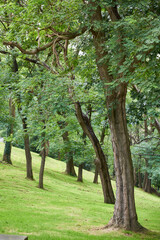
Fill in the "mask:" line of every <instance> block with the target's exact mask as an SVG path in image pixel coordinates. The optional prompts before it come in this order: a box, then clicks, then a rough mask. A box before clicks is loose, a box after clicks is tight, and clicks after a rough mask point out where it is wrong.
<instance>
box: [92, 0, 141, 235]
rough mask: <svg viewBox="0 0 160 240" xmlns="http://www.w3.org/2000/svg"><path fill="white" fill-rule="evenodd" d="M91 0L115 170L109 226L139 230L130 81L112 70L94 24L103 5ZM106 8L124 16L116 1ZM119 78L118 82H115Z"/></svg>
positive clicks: (113, 16) (114, 18) (115, 16)
mask: <svg viewBox="0 0 160 240" xmlns="http://www.w3.org/2000/svg"><path fill="white" fill-rule="evenodd" d="M89 2H90V4H91V5H92V6H93V7H94V9H95V10H93V14H92V16H91V23H92V24H93V27H92V29H91V31H92V34H93V41H94V46H95V50H96V61H97V67H98V71H99V74H100V78H101V80H102V82H103V83H104V90H105V96H106V104H107V109H108V115H109V122H110V130H111V136H112V146H113V153H114V166H115V174H116V202H115V207H114V213H113V217H112V219H111V220H110V222H109V224H108V227H110V226H111V227H115V228H117V227H118V228H125V229H128V230H133V231H139V230H141V229H142V226H141V225H140V224H139V223H138V220H137V214H136V208H135V199H134V176H133V165H132V159H131V152H130V144H129V135H128V130H127V122H126V111H125V101H126V93H127V84H126V83H125V82H124V83H123V82H122V81H121V80H120V81H119V79H121V77H123V74H118V73H117V76H116V78H115V76H114V75H112V74H111V73H110V69H109V62H108V60H107V59H106V56H107V55H108V52H107V49H105V48H104V46H105V45H106V34H105V31H103V30H101V28H99V29H98V28H97V29H96V28H95V27H94V23H95V22H96V21H98V22H99V23H101V22H102V19H103V17H102V12H101V7H100V6H97V5H96V4H97V3H98V1H96V2H95V1H92V0H91V1H89ZM107 10H108V13H109V16H110V19H111V21H113V22H115V21H119V20H120V19H121V17H120V15H119V13H118V9H117V6H116V5H115V6H114V7H108V8H107ZM117 31H118V30H117ZM122 37H123V36H122V35H121V32H119V36H118V39H117V42H118V43H119V52H118V53H120V54H121V55H122V52H123V47H122V45H121V43H122ZM102 60H103V61H102ZM124 60H125V56H124V55H123V57H122V58H121V59H120V60H119V63H118V64H117V71H118V68H119V67H120V66H121V65H123V62H124ZM118 81H119V85H116V84H117V82H118ZM114 82H116V84H115V85H116V86H115V88H114V89H113V86H112V88H111V87H110V86H111V85H110V84H111V83H112V84H114Z"/></svg>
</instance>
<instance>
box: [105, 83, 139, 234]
mask: <svg viewBox="0 0 160 240" xmlns="http://www.w3.org/2000/svg"><path fill="white" fill-rule="evenodd" d="M118 90H119V91H118V92H117V93H116V94H115V96H114V99H115V101H116V102H115V103H116V106H115V105H114V106H113V99H112V97H113V96H110V97H107V106H108V109H111V111H110V114H109V120H110V128H111V135H112V145H113V152H114V161H115V162H114V163H115V173H116V203H115V208H114V214H113V217H112V219H111V221H110V223H109V226H114V227H120V228H125V229H128V230H135V231H138V230H140V229H141V225H140V224H139V223H138V221H137V214H136V209H135V200H134V176H133V166H132V159H131V153H130V143H129V136H128V131H127V123H126V111H125V99H126V91H127V86H126V84H121V86H119V89H118Z"/></svg>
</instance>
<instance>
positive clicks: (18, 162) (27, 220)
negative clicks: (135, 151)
mask: <svg viewBox="0 0 160 240" xmlns="http://www.w3.org/2000/svg"><path fill="white" fill-rule="evenodd" d="M3 149H4V144H3V143H0V160H1V159H2V154H3ZM32 158H33V174H34V178H35V181H30V180H27V179H25V176H26V173H25V155H24V150H22V149H18V148H12V162H13V166H9V165H7V164H4V163H2V162H0V233H1V234H15V235H27V236H28V237H29V240H52V239H55V240H90V239H92V240H106V239H108V240H112V239H116V240H118V239H130V240H133V239H143V240H151V239H156V240H158V239H160V198H158V197H157V196H154V195H150V194H147V193H144V192H143V191H142V190H140V189H135V196H136V208H137V213H138V218H139V222H140V223H141V224H142V225H143V226H144V227H146V228H147V229H149V230H150V231H149V232H147V233H143V234H140V233H132V232H129V231H122V230H121V231H112V232H107V231H106V230H102V229H101V227H103V226H105V225H106V224H107V222H108V221H109V219H110V218H111V216H112V214H113V207H114V206H113V205H109V204H104V203H103V195H102V190H101V185H100V184H98V185H97V184H93V183H92V181H93V173H90V172H87V171H84V183H78V182H77V181H76V178H74V177H70V176H67V175H65V174H64V170H65V163H63V162H60V161H56V160H53V159H51V158H47V161H46V168H45V175H44V186H45V190H41V189H39V188H37V185H38V173H39V168H40V156H39V155H38V154H36V153H33V154H32ZM113 186H114V187H115V183H114V182H113Z"/></svg>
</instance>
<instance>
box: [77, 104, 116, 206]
mask: <svg viewBox="0 0 160 240" xmlns="http://www.w3.org/2000/svg"><path fill="white" fill-rule="evenodd" d="M75 110H76V117H77V119H78V121H79V124H80V125H81V127H82V129H83V131H84V132H85V134H86V135H87V136H88V137H89V139H90V141H91V143H92V145H93V148H94V150H95V153H96V156H97V160H98V171H99V173H100V178H101V183H102V189H103V196H104V202H105V203H111V204H113V203H114V202H115V198H114V193H113V189H112V185H111V180H110V176H109V171H108V166H107V163H106V159H105V155H104V153H103V150H102V148H101V145H100V143H99V141H98V139H97V137H96V135H95V133H94V131H93V129H92V126H91V124H90V121H89V119H88V117H87V116H86V115H84V114H83V113H82V109H81V105H80V103H79V102H76V103H75Z"/></svg>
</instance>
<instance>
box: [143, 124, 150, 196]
mask: <svg viewBox="0 0 160 240" xmlns="http://www.w3.org/2000/svg"><path fill="white" fill-rule="evenodd" d="M144 132H145V137H146V138H147V136H148V135H149V130H148V124H147V120H145V121H144ZM146 141H147V140H146ZM145 165H146V168H147V167H148V160H147V159H146V158H145ZM143 190H144V191H145V192H148V193H151V180H150V179H149V174H148V172H147V171H146V172H145V174H144V181H143Z"/></svg>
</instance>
